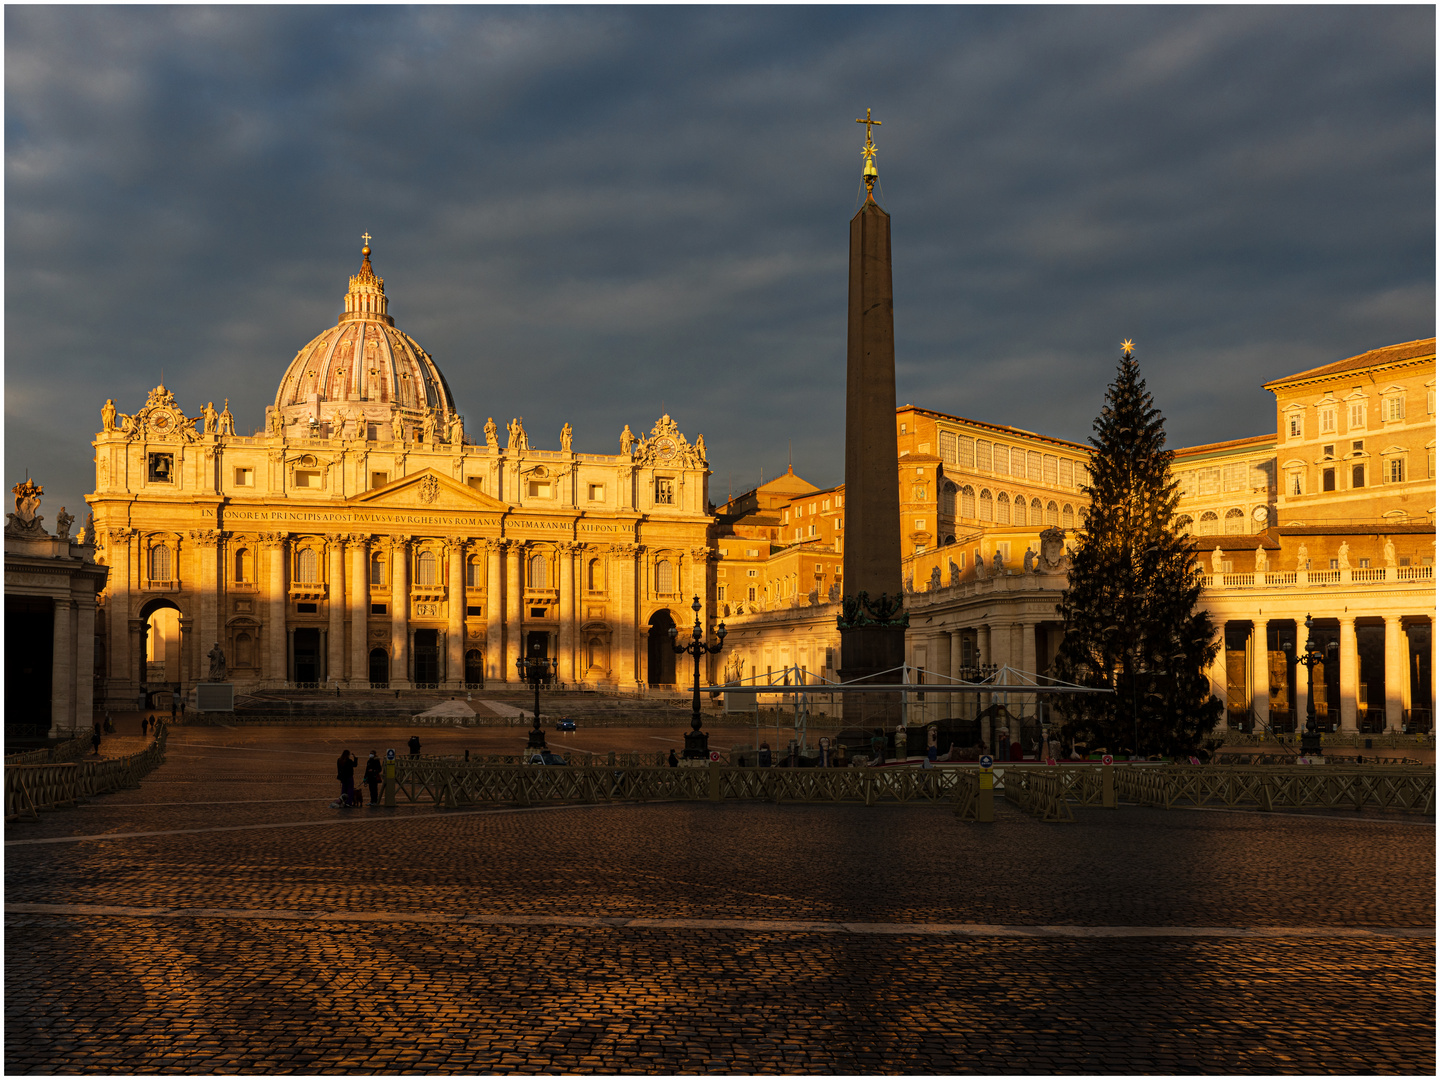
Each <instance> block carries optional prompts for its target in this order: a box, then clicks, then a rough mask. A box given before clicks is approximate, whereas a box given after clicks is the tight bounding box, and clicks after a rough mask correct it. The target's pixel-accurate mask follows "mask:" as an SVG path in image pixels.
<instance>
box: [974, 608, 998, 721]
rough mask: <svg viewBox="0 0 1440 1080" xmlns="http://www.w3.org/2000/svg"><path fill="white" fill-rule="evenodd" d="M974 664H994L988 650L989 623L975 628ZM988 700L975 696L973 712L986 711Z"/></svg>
mask: <svg viewBox="0 0 1440 1080" xmlns="http://www.w3.org/2000/svg"><path fill="white" fill-rule="evenodd" d="M975 663H976V664H977V665H979V664H992V663H994V653H993V652H992V651H991V649H990V624H989V623H985V624H984V625H982V626H977V627H976V628H975ZM990 700H991V699H990V695H989V694H977V695H976V696H975V711H976V712H979V711H980V710H981V709H988V708H989V707H990Z"/></svg>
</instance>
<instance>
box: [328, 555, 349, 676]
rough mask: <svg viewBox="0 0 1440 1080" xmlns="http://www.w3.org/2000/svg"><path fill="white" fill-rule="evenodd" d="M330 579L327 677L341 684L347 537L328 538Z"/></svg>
mask: <svg viewBox="0 0 1440 1080" xmlns="http://www.w3.org/2000/svg"><path fill="white" fill-rule="evenodd" d="M327 543H328V546H329V549H330V580H329V581H328V582H327V583H326V589H327V593H326V595H327V596H328V598H329V603H330V633H329V635H327V636H328V643H327V646H326V650H325V652H326V667H327V670H326V672H325V677H326V679H327V680H329V681H330V682H333V683H335V685H336V686H339V685H340V682H341V680H343V679H344V678H345V537H343V536H332V537H329V538H328V541H327Z"/></svg>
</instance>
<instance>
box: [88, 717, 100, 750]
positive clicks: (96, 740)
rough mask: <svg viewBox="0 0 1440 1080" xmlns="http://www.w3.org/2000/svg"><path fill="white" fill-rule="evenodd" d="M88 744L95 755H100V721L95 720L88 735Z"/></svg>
mask: <svg viewBox="0 0 1440 1080" xmlns="http://www.w3.org/2000/svg"><path fill="white" fill-rule="evenodd" d="M90 745H91V746H92V747H93V748H94V750H95V756H96V757H99V756H100V721H99V720H96V721H95V730H94V731H93V732H92V733H91V735H90Z"/></svg>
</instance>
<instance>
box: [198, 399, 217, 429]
mask: <svg viewBox="0 0 1440 1080" xmlns="http://www.w3.org/2000/svg"><path fill="white" fill-rule="evenodd" d="M219 417H220V414H219V413H217V412H216V411H215V403H214V402H213V401H207V402H206V403H205V408H203V409H201V410H200V418H201V419H202V420H203V421H204V422H205V430H204V431H203V432H202V433H201V434H204V435H214V434H217V432H216V428H217V427H218V424H217V423H216V421H217V420H218V419H219Z"/></svg>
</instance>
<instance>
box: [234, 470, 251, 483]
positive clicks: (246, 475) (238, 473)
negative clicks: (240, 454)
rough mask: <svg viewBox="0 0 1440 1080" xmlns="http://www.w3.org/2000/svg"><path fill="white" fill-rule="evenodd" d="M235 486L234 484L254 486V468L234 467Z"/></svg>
mask: <svg viewBox="0 0 1440 1080" xmlns="http://www.w3.org/2000/svg"><path fill="white" fill-rule="evenodd" d="M235 486H236V487H254V486H255V470H254V469H236V470H235Z"/></svg>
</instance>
